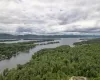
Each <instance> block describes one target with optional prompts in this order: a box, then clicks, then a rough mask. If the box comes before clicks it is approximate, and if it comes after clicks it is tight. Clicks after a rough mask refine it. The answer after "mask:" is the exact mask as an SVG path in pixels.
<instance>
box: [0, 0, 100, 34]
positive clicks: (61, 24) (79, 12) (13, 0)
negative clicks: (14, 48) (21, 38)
mask: <svg viewBox="0 0 100 80" xmlns="http://www.w3.org/2000/svg"><path fill="white" fill-rule="evenodd" d="M0 33H11V34H100V0H0Z"/></svg>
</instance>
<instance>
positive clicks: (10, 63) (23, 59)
mask: <svg viewBox="0 0 100 80" xmlns="http://www.w3.org/2000/svg"><path fill="white" fill-rule="evenodd" d="M80 41H81V40H80V39H79V38H62V39H61V40H59V43H56V44H48V45H38V46H36V47H35V48H33V49H31V50H29V52H27V53H22V52H20V54H18V55H17V56H16V57H12V58H11V59H9V60H2V61H0V72H2V71H3V70H4V69H6V68H9V69H12V68H15V67H16V66H17V64H25V63H27V62H29V61H30V59H31V57H32V55H33V54H34V53H35V52H37V51H39V50H41V49H45V48H56V47H58V46H61V45H70V46H73V43H75V42H80Z"/></svg>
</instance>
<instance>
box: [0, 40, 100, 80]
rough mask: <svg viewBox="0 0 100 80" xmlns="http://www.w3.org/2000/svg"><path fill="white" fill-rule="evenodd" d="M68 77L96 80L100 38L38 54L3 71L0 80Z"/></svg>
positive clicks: (99, 79) (99, 71) (99, 66)
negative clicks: (24, 62) (15, 66)
mask: <svg viewBox="0 0 100 80" xmlns="http://www.w3.org/2000/svg"><path fill="white" fill-rule="evenodd" d="M80 44H81V45H80ZM72 76H84V77H87V78H88V80H100V39H93V40H92V41H91V40H89V41H84V42H79V43H75V46H74V47H70V46H67V45H66V46H60V47H57V48H54V49H43V50H41V51H38V52H37V53H35V54H34V55H33V56H32V59H31V60H30V62H28V63H27V64H25V65H18V66H17V68H14V69H11V70H8V69H5V70H4V72H3V73H2V74H1V75H0V80H69V78H70V77H72Z"/></svg>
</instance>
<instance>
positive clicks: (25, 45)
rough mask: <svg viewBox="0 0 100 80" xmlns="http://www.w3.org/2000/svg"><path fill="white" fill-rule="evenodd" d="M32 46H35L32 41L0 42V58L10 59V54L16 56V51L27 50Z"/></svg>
mask: <svg viewBox="0 0 100 80" xmlns="http://www.w3.org/2000/svg"><path fill="white" fill-rule="evenodd" d="M32 47H35V44H34V42H33V41H30V42H19V43H10V44H6V43H0V60H3V59H10V58H11V57H12V56H16V55H17V54H18V52H23V51H28V50H29V49H30V48H32Z"/></svg>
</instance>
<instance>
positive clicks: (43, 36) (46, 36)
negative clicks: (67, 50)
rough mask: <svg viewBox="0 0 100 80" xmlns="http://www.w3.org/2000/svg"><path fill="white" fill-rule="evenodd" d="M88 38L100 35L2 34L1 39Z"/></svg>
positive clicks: (0, 34)
mask: <svg viewBox="0 0 100 80" xmlns="http://www.w3.org/2000/svg"><path fill="white" fill-rule="evenodd" d="M87 37H100V35H34V34H25V35H12V34H6V33H0V39H34V38H87Z"/></svg>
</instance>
